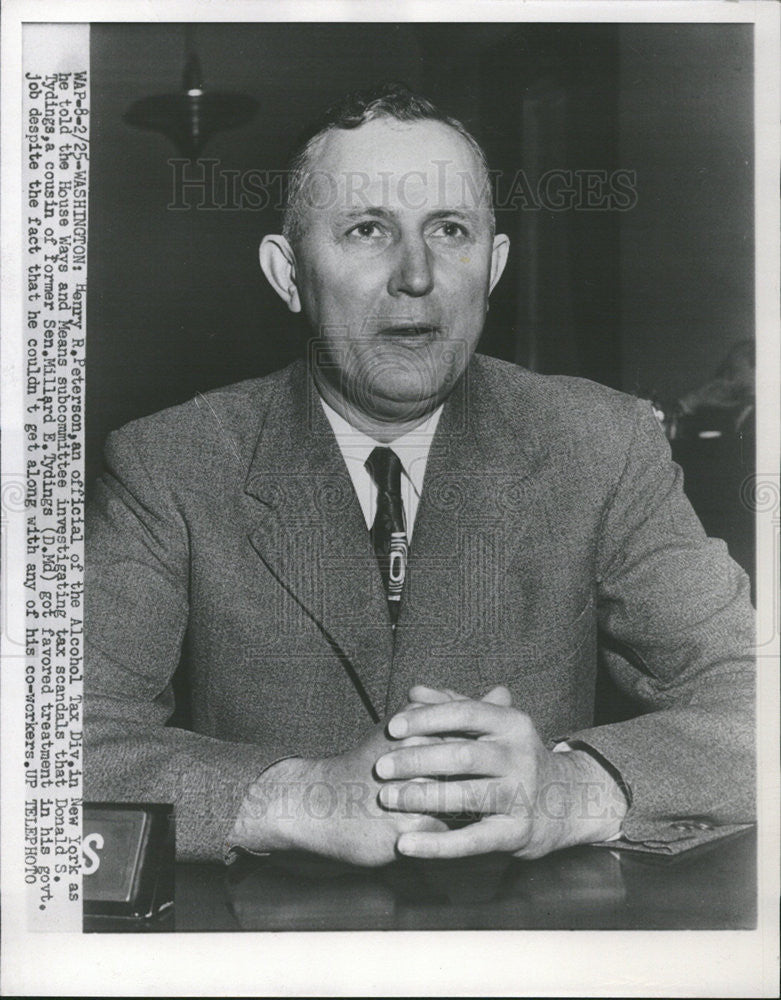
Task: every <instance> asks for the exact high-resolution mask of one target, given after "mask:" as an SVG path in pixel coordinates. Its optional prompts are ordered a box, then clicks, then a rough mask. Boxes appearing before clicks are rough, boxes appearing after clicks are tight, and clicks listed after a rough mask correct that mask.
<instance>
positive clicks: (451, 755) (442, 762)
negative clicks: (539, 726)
mask: <svg viewBox="0 0 781 1000" xmlns="http://www.w3.org/2000/svg"><path fill="white" fill-rule="evenodd" d="M419 739H420V737H416V736H413V737H410V738H409V739H407V740H405V741H404V745H403V746H402V747H400V749H398V750H391V751H389V752H388V753H384V754H383V755H382V756H381V757H380V758H379V759H378V761H377V763H376V764H375V770H376V772H377V777H379V778H382V779H383V780H385V781H390V780H394V779H395V780H398V779H399V778H417V777H421V776H424V777H441V776H450V775H456V774H479V775H481V776H485V777H489V776H499V775H502V774H504V773H505V771H506V770H507V764H508V761H507V760H506V756H505V753H504V751H503V748H502V746H500V745H499V743H498V742H494V741H493V740H444V741H442V740H440V741H437V742H433V743H426V744H421V743H418V740H419ZM413 740H415V744H414V745H411V744H412V741H413Z"/></svg>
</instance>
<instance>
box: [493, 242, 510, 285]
mask: <svg viewBox="0 0 781 1000" xmlns="http://www.w3.org/2000/svg"><path fill="white" fill-rule="evenodd" d="M509 252H510V237H509V236H505V235H504V234H499V235H498V236H494V248H493V250H492V251H491V283H490V285H489V286H488V293H489V295H490V293H491V292H492V291H493V290H494V285H495V284H496V282H497V281H498V280H499V279H500V278H501V276H502V272H503V271H504V265H505V264H506V263H507V254H508V253H509Z"/></svg>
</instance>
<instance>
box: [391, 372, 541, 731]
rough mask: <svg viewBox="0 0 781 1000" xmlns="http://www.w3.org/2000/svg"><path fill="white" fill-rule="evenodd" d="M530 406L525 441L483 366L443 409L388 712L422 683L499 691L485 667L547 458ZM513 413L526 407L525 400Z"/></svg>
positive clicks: (502, 624)
mask: <svg viewBox="0 0 781 1000" xmlns="http://www.w3.org/2000/svg"><path fill="white" fill-rule="evenodd" d="M527 391H530V390H527ZM526 403H527V404H528V412H529V420H528V424H527V426H526V427H525V431H524V437H523V439H522V440H519V438H518V434H517V427H518V426H519V424H520V421H519V420H518V413H517V412H513V414H512V416H513V420H512V427H511V424H510V421H509V420H508V421H505V419H504V413H505V412H506V410H507V407H508V400H507V399H501V398H498V394H497V393H496V391H495V386H494V384H493V379H492V378H491V377H490V372H489V371H487V370H486V368H485V367H484V364H483V363H481V361H480V359H479V358H476V359H473V362H472V364H471V365H470V367H469V369H468V370H467V373H466V375H465V377H464V378H463V379H462V381H461V383H460V384H459V386H458V387H457V388H456V390H455V391H454V392H453V394H452V395H451V396H450V398H449V399H448V402H447V404H446V406H445V409H444V410H443V413H442V418H441V420H440V423H439V427H438V428H437V433H436V435H435V437H434V441H433V442H432V447H431V452H430V454H429V460H428V464H427V467H426V476H425V482H424V487H423V494H422V496H421V502H420V506H419V508H418V514H417V519H416V522H415V530H414V534H413V539H412V545H411V551H410V560H409V570H408V576H407V581H406V584H405V592H404V596H403V598H402V604H401V609H400V615H399V623H398V626H397V632H396V647H395V655H394V663H393V677H392V683H391V684H390V685H389V687H388V690H387V692H386V699H385V711H386V712H391V711H394V710H395V709H396V708H397V707H398V705H399V703H400V702H401V701H403V700H404V698H405V697H406V690H407V688H408V687H409V686H410V685H411V684H414V683H418V682H423V683H430V684H434V685H442V686H448V687H454V688H456V689H459V688H461V689H464V693H467V690H465V689H468V688H472V687H474V685H475V678H476V675H477V679H478V682H479V683H483V684H489V683H493V677H494V673H493V671H492V670H491V669H490V666H486V668H485V677H484V678H483V677H482V676H481V666H480V664H481V663H483V662H486V657H488V658H490V655H491V652H492V647H493V649H494V650H496V649H499V648H501V644H502V642H503V641H505V640H504V638H503V635H502V629H503V628H506V625H507V615H506V609H505V608H504V600H503V588H504V575H505V572H506V569H507V567H508V566H509V565H510V562H511V561H512V559H513V556H514V554H515V553H516V551H517V549H518V547H519V546H520V545H521V544H522V541H523V535H524V533H525V532H526V530H528V526H529V522H530V520H531V519H530V516H529V515H530V511H531V510H532V508H534V507H535V504H536V501H537V499H538V498H537V489H536V483H535V478H536V474H537V473H538V471H539V470H540V468H541V466H542V465H543V464H544V462H545V459H546V454H547V451H546V448H545V446H544V444H543V443H542V440H541V437H540V436H539V435H538V433H537V430H536V428H535V426H534V420H533V419H532V414H533V413H534V411H535V409H536V407H535V406H534V401H533V400H531V399H528V398H527V399H526ZM511 405H512V407H513V410H517V409H518V408H519V407H520V408H524V397H523V394H521V396H520V397H519V396H517V395H516V397H515V398H514V399H513V400H512V401H511ZM524 423H525V422H524ZM513 428H514V429H513ZM515 624H516V626H517V623H515Z"/></svg>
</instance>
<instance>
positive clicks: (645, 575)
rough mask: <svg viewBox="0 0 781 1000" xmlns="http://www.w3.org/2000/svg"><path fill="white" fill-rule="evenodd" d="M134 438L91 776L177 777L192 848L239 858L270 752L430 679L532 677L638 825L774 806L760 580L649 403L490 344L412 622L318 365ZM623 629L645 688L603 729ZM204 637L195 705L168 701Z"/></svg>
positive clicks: (551, 713) (619, 669)
mask: <svg viewBox="0 0 781 1000" xmlns="http://www.w3.org/2000/svg"><path fill="white" fill-rule="evenodd" d="M106 461H107V471H106V473H105V475H104V476H103V477H102V479H101V480H100V482H99V484H98V487H97V490H96V494H95V499H94V502H93V504H92V507H91V512H90V516H89V521H88V529H89V530H88V555H87V622H86V624H87V633H88V635H87V639H88V642H87V659H86V691H87V695H86V698H87V701H86V710H87V714H86V741H87V753H86V789H85V794H86V795H87V796H88V797H90V798H92V799H128V800H152V801H164V802H173V803H175V805H176V809H177V831H178V833H177V836H178V843H179V854H180V856H181V857H185V858H192V859H196V858H220V857H223V856H224V851H225V847H226V837H227V834H228V832H229V831H230V829H231V827H232V825H233V822H234V819H235V817H236V815H237V812H238V809H239V805H240V803H241V800H242V798H243V796H244V794H245V792H246V790H247V788H248V786H249V785H250V783H251V782H253V780H255V779H256V778H257V777H258V775H259V774H260V773H261V772H262V771H263V770H264V769H265V768H267V767H268V766H269V765H270V764H272V763H273V762H275V761H277V760H279V759H280V758H282V757H285V756H288V755H299V756H323V755H328V754H334V753H337V752H338V751H340V750H342V749H344V748H346V747H348V746H350V745H351V744H354V743H355V742H356V741H358V740H359V739H360V738H361V736H362V734H363V733H364V732H365V731H366V729H367V727H368V726H369V725H370V723H371V711H372V709H373V710H374V711H376V713H377V715H379V716H380V717H384V716H387V715H388V714H390V713H392V712H393V711H394V710H395V709H397V708H398V707H399V706H400V705H401V704H402V703H403V702H404V700H405V695H406V691H407V690H408V688H409V686H410V685H411V684H413V683H416V682H420V683H425V684H429V685H433V686H445V685H446V686H449V687H453V688H456V689H458V690H460V691H462V692H463V693H465V694H468V695H472V696H475V697H478V696H481V695H482V694H484V693H485V691H486V690H487V689H488V688H489V687H491V686H492V685H494V684H497V683H503V684H506V685H507V686H508V687H509V688H510V690H511V691H512V693H513V697H514V704H515V705H516V706H517V707H518V708H520V709H522V710H523V711H525V712H527V713H528V714H529V715H530V716H531V717H532V718H533V720H534V722H535V723H536V725H537V728H538V730H539V732H540V734H541V736H542V738H543V739H544V740H546V741H550V742H551V743H553V742H554V741H556V740H558V739H561V738H564V737H568V738H570V739H574V740H580V741H582V742H583V743H585V744H586V745H588V746H589V747H590V748H591V749H592V750H593V751H595V752H596V753H597V754H598V755H601V756H602V758H604V760H605V761H607V762H609V764H611V765H612V766H613V767H614V768H615V769H616V770H617V771H618V772H619V773H620V774H621V776H622V777H623V778H624V780H625V781H626V783H627V785H628V786H629V789H630V795H631V807H630V810H629V813H628V815H627V817H626V820H625V822H624V837H625V839H626V840H627V841H628V842H630V843H635V844H641V845H643V846H644V847H651V848H654V847H661V848H664V845H676V844H679V845H680V844H693V843H697V842H700V841H701V840H702V839H707V838H708V837H711V836H716V835H720V834H721V833H722V832H724V831H725V830H726V829H731V828H732V824H736V823H741V822H746V821H751V819H752V817H753V805H752V800H753V791H754V779H753V773H752V763H753V735H754V730H753V721H752V711H753V687H752V673H753V670H752V657H751V655H750V652H749V651H750V648H751V645H752V641H753V618H752V613H751V607H750V604H749V598H748V583H747V580H746V577H745V575H744V573H743V572H742V570H740V569H739V568H738V567H737V566H736V565H735V564H734V563H733V562H732V561H731V560H730V559H729V557H728V555H727V552H726V547H725V545H724V543H723V542H720V541H715V540H709V539H707V538H706V536H705V534H704V532H703V530H702V528H701V526H700V524H699V522H698V521H697V518H696V516H695V515H694V513H693V512H692V510H691V507H690V506H689V504H688V502H687V501H686V499H685V497H684V495H683V493H682V490H681V475H680V470H679V469H678V468H677V467H676V466H674V465H673V464H672V463H671V462H670V458H669V449H668V447H667V442H666V440H665V438H664V435H663V433H662V431H661V430H660V428H659V427H658V425H657V422H656V420H655V418H654V416H653V414H652V412H651V408H650V406H649V404H647V403H644V402H641V401H638V400H636V399H634V398H631V397H628V396H625V395H622V394H620V393H616V392H613V391H612V390H609V389H606V388H604V387H602V386H599V385H595V384H593V383H589V382H585V381H582V380H579V379H570V378H560V377H541V376H538V375H534V374H532V373H530V372H527V371H525V370H523V369H520V368H517V367H515V366H512V365H508V364H505V363H503V362H499V361H495V360H491V359H488V358H485V357H479V356H477V357H475V358H474V359H473V360H472V363H471V364H470V367H469V369H468V372H467V375H466V376H465V378H464V379H463V380H462V381H461V383H460V384H459V385H458V386H457V388H456V390H455V391H454V392H453V393H452V395H451V396H450V397H449V399H448V401H447V403H446V406H445V409H444V412H443V414H442V418H441V420H440V423H439V427H438V430H437V433H436V436H435V439H434V442H433V445H432V449H431V453H430V457H429V463H428V467H427V472H426V479H425V483H424V489H423V495H422V498H421V503H420V507H419V510H418V515H417V521H416V526H415V533H414V538H413V543H412V547H411V555H410V562H409V569H408V576H407V582H406V590H405V593H404V595H403V600H402V605H401V610H400V616H399V622H398V627H397V631H396V635H395V640H394V637H393V635H392V632H391V629H390V626H389V619H388V613H387V607H386V602H385V598H384V595H383V591H382V583H381V580H380V575H379V571H378V568H377V563H376V560H375V557H374V553H373V550H372V547H371V543H370V540H369V535H368V532H367V530H366V525H365V522H364V520H363V517H362V514H361V510H360V507H359V504H358V501H357V498H356V496H355V494H354V491H353V488H352V484H351V481H350V478H349V474H348V472H347V470H346V468H345V465H344V461H343V459H342V457H341V454H340V452H339V450H338V446H337V444H336V441H335V438H334V436H333V433H332V431H331V428H330V426H329V425H328V423H327V421H326V419H325V416H324V414H323V412H322V410H321V407H320V404H319V401H318V398H317V396H316V394H315V391H314V389H313V387H312V384H311V382H310V380H309V379H308V377H307V374H306V370H305V366H304V364H303V363H296V364H294V365H292V366H291V367H289V368H287V369H285V370H284V371H281V372H278V373H276V374H274V375H271V376H269V377H268V378H264V379H258V380H253V381H247V382H243V383H241V384H239V385H235V386H230V387H228V388H226V389H221V390H218V391H215V392H211V393H209V394H208V395H205V396H199V397H198V398H196V399H195V400H193V401H192V402H190V403H187V404H185V405H183V406H179V407H175V408H173V409H170V410H166V411H165V412H162V413H158V414H155V415H154V416H152V417H148V418H146V419H143V420H139V421H136V422H135V423H132V424H130V425H128V426H127V427H124V428H123V429H122V430H120V431H118V432H116V433H114V434H112V435H111V437H110V439H109V441H108V445H107V449H106ZM600 645H604V646H605V648H606V650H607V651H606V653H605V655H606V656H607V657H608V663H609V666H610V669H611V670H612V671H613V673H614V676H615V679H616V680H617V681H618V683H619V684H620V685H621V687H622V688H623V689H624V690H625V691H626V692H628V693H629V694H630V695H631V696H632V697H633V698H634V699H635V701H636V703H637V705H638V712H639V713H643V714H640V715H639V717H638V718H635V719H631V720H629V721H625V722H620V723H616V724H611V725H606V726H600V727H596V728H595V727H594V726H593V712H594V687H595V672H596V667H597V654H598V646H600ZM183 647H184V655H185V657H186V661H187V665H188V670H189V685H190V692H191V711H192V726H193V730H194V731H185V730H182V729H177V728H173V727H171V726H166V720H167V719H168V718H169V716H170V714H171V711H172V707H173V700H172V695H171V685H170V681H171V677H172V674H173V672H174V670H175V668H176V666H177V663H178V661H179V659H180V653H181V651H182V648H183ZM713 828H717V829H713ZM670 849H674V847H671V848H670Z"/></svg>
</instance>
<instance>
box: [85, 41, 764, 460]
mask: <svg viewBox="0 0 781 1000" xmlns="http://www.w3.org/2000/svg"><path fill="white" fill-rule="evenodd" d="M183 39H184V33H183V27H182V26H181V25H170V24H143V25H128V24H117V25H113V24H100V25H95V26H93V28H92V163H91V197H90V246H89V253H90V257H89V301H88V323H89V346H88V364H89V379H88V394H87V405H88V423H87V428H88V429H87V448H88V453H87V454H88V476H89V478H90V479H92V477H93V476H94V474H95V472H96V470H97V468H98V465H99V458H100V448H101V446H102V442H103V439H104V438H105V435H106V433H107V432H108V431H109V430H110V429H112V428H114V427H118V426H120V425H121V424H123V423H124V422H126V421H128V420H130V419H132V418H134V417H137V416H141V415H143V414H146V413H150V412H153V411H155V410H157V409H160V408H162V407H164V406H168V405H171V404H174V403H178V402H182V401H184V400H185V399H187V398H189V397H191V396H192V395H193V394H194V393H195V392H196V391H199V390H206V389H209V388H212V387H214V386H217V385H221V384H226V383H230V382H233V381H237V380H239V379H242V378H247V377H251V376H255V375H262V374H265V373H267V372H269V371H272V370H274V369H275V368H278V367H280V366H282V365H284V364H286V363H287V362H288V361H290V360H291V359H292V358H293V357H294V356H295V355H296V354H297V353H298V352H299V351H300V350H301V346H302V343H303V339H304V336H305V331H303V330H302V328H301V326H300V320H299V319H298V318H297V317H293V316H291V315H290V314H289V313H287V312H286V310H285V309H284V307H283V305H282V304H281V303H280V302H279V301H278V300H277V299H276V297H275V295H274V293H273V292H272V291H271V290H270V289H269V288H268V287H267V285H266V283H265V279H264V278H263V276H262V274H261V273H260V270H259V268H258V266H257V244H258V242H259V239H260V237H261V236H262V235H263V234H264V233H265V232H269V231H276V230H277V229H278V214H277V212H276V210H275V208H274V207H273V206H272V207H270V208H268V209H265V210H263V211H249V210H245V211H230V210H220V209H215V210H210V211H209V210H195V209H192V210H187V211H174V210H171V209H170V208H168V207H167V206H168V205H169V204H170V203H171V201H172V199H173V191H172V177H173V172H172V168H171V166H170V165H169V163H168V160H169V159H170V158H171V157H173V156H176V155H178V154H177V153H176V151H175V149H174V147H173V145H172V144H171V142H170V141H169V140H168V139H166V138H164V137H163V136H161V135H158V134H156V133H154V132H147V131H140V130H137V129H133V128H131V127H129V126H128V125H126V124H125V123H124V122H123V120H122V116H123V113H124V112H125V111H126V110H127V109H128V107H129V106H130V105H131V104H132V103H133V102H134V101H136V100H138V99H139V98H142V97H146V96H148V95H151V94H158V93H165V92H173V91H176V90H177V89H178V87H179V86H180V80H181V73H182V66H183V52H184V42H183ZM195 45H196V47H197V49H198V52H199V54H200V57H201V62H202V64H203V69H204V77H205V85H206V87H207V88H209V89H213V90H227V91H231V90H235V91H240V92H244V93H247V94H250V95H252V96H253V97H255V98H256V99H257V100H258V101H259V102H260V109H259V112H258V114H257V116H256V117H255V119H254V120H253V121H252V122H251V123H250V124H248V125H245V126H242V127H241V128H239V129H236V130H235V131H225V132H221V133H219V134H217V135H215V136H214V137H213V138H212V140H211V141H210V142H209V144H208V145H207V147H206V149H205V151H204V154H203V155H205V156H209V157H211V158H214V159H216V160H218V161H219V164H218V169H219V170H238V171H245V170H247V169H249V168H260V169H264V170H272V169H282V168H283V167H284V164H285V158H286V152H287V150H288V148H289V147H290V145H291V143H292V142H293V140H294V138H295V136H296V135H297V134H298V133H299V131H300V130H301V128H302V127H303V126H304V125H305V124H306V122H307V121H308V120H309V119H310V118H311V116H312V115H313V113H315V112H316V111H317V110H318V109H320V108H321V107H322V106H323V105H324V104H325V103H327V102H329V101H331V100H333V99H335V98H337V97H339V96H340V95H342V94H343V93H344V92H345V91H347V90H349V89H352V88H356V87H361V86H365V85H366V84H367V83H370V82H373V81H377V80H381V79H388V78H395V79H402V80H404V81H406V82H407V83H408V84H409V85H410V86H412V87H413V88H420V89H421V90H422V91H423V92H424V93H426V94H428V95H429V96H430V97H431V98H432V99H433V100H434V101H435V102H437V103H439V104H440V105H441V106H442V107H443V109H444V110H446V111H447V112H449V113H451V114H454V115H456V116H457V117H459V118H461V119H462V120H464V121H465V122H466V124H467V125H468V127H470V128H472V129H473V130H474V132H475V133H476V134H477V135H478V136H479V137H480V138H481V139H482V141H483V142H484V143H485V145H486V148H487V150H488V153H489V158H490V159H491V162H492V165H493V166H494V167H496V168H498V169H500V170H501V171H502V172H503V174H502V177H503V180H504V181H505V182H507V179H508V178H511V177H512V176H513V175H514V174H515V172H516V171H517V170H518V169H519V168H521V169H523V171H524V175H525V177H526V178H527V179H528V181H529V183H530V185H531V187H532V188H534V185H535V184H536V183H537V181H538V179H539V178H540V177H541V176H543V175H544V174H545V172H546V171H549V170H551V169H560V170H567V171H578V170H580V171H582V170H584V169H586V170H605V171H608V172H610V171H613V170H615V169H618V168H623V169H630V170H635V171H636V177H637V201H636V205H635V206H634V207H633V208H632V209H631V210H630V211H624V212H621V211H616V210H591V211H582V210H578V209H577V208H571V209H569V210H564V211H550V210H546V209H544V208H542V209H535V208H529V207H528V206H527V210H522V208H521V207H516V209H514V210H512V211H510V210H506V209H505V210H501V211H500V212H499V227H500V229H503V230H504V231H505V232H507V233H509V235H510V236H511V237H512V240H513V251H512V254H511V257H510V261H509V265H508V269H507V271H506V273H505V276H504V278H503V279H502V282H501V283H500V285H499V287H498V288H497V290H496V291H495V293H494V296H493V298H492V303H491V311H490V313H489V317H488V325H487V328H486V331H485V333H484V336H483V341H482V344H481V350H483V351H485V352H486V353H490V354H495V355H497V356H499V357H504V358H508V359H511V360H515V361H518V362H520V363H522V364H526V365H529V366H530V367H534V368H536V369H538V370H541V371H558V372H566V373H571V374H580V375H584V376H586V377H589V378H593V379H596V380H598V381H602V382H604V383H606V384H609V385H613V386H615V387H618V388H622V389H625V390H626V391H630V392H631V391H640V392H642V393H644V394H647V395H651V394H655V395H656V396H658V397H665V396H672V395H678V394H680V393H682V392H683V391H685V390H687V389H690V388H693V387H694V386H696V385H697V384H699V383H701V382H702V381H703V380H704V379H705V378H706V377H707V376H708V374H709V373H710V372H711V371H712V370H713V368H714V367H715V366H716V364H717V363H718V362H719V361H720V359H721V358H722V357H723V356H724V355H725V354H726V353H727V351H728V349H729V347H730V345H731V344H733V343H735V342H736V341H737V340H739V339H741V338H744V337H751V336H753V234H752V205H753V192H752V172H753V161H752V142H753V137H752V113H751V95H752V58H751V52H752V50H751V45H752V39H751V28H750V27H747V26H741V25H697V24H688V25H666V26H665V25H629V24H626V25H577V24H572V25H567V24H563V25H546V24H467V25H464V24H349V23H344V24H309V25H303V24H249V25H245V24H242V25H239V24H236V25H221V24H200V25H197V27H196V30H195ZM188 198H189V201H190V203H191V204H195V203H196V202H197V200H198V196H197V194H195V193H193V192H190V194H189V195H188Z"/></svg>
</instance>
